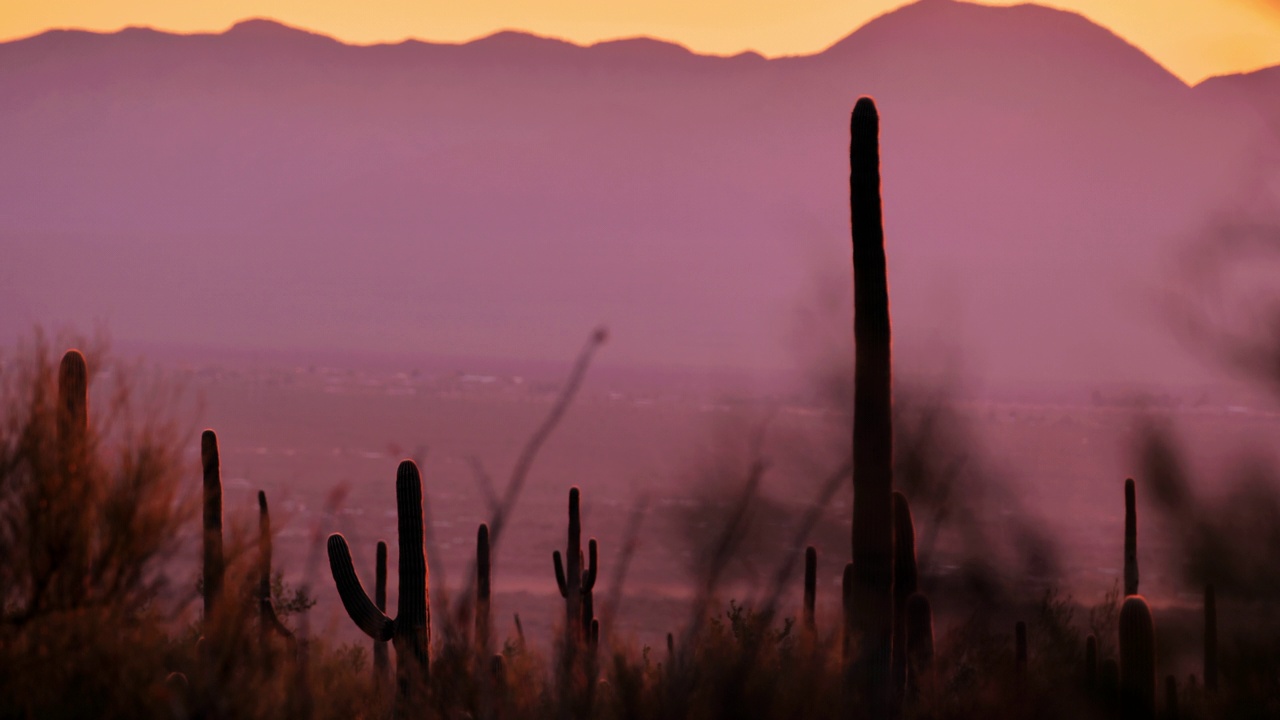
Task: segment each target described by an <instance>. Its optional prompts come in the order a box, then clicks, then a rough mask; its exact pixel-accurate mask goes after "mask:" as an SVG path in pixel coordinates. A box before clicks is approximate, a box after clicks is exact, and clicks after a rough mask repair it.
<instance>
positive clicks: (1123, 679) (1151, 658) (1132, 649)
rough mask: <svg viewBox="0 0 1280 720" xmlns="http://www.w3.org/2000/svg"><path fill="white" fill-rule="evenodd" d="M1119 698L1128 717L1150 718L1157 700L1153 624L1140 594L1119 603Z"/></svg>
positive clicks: (1154, 629) (1148, 608)
mask: <svg viewBox="0 0 1280 720" xmlns="http://www.w3.org/2000/svg"><path fill="white" fill-rule="evenodd" d="M1120 697H1121V700H1122V702H1123V703H1124V706H1125V709H1126V711H1127V713H1128V715H1129V717H1133V718H1142V719H1145V718H1151V717H1152V716H1153V714H1154V711H1155V700H1156V627H1155V623H1154V622H1153V621H1152V619H1151V608H1150V607H1149V606H1148V605H1147V601H1146V599H1145V598H1143V597H1142V596H1141V595H1130V596H1129V597H1127V598H1125V601H1124V605H1122V606H1120Z"/></svg>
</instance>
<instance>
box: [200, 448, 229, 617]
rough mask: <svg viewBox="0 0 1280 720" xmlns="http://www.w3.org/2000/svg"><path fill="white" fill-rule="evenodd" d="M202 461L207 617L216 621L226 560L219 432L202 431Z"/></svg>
mask: <svg viewBox="0 0 1280 720" xmlns="http://www.w3.org/2000/svg"><path fill="white" fill-rule="evenodd" d="M200 463H201V466H202V468H203V470H204V590H203V592H204V619H205V623H206V624H207V623H209V622H210V621H212V620H213V617H214V613H215V612H216V611H217V609H218V601H219V599H220V597H221V595H222V579H223V577H224V576H225V575H226V563H225V561H224V559H223V555H222V468H221V463H220V461H219V458H218V435H217V434H216V433H214V432H213V431H212V430H205V431H204V432H203V433H201V434H200Z"/></svg>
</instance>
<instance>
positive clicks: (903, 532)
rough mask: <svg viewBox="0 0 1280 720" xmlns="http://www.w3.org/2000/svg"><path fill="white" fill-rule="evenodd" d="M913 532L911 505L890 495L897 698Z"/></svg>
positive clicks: (913, 586)
mask: <svg viewBox="0 0 1280 720" xmlns="http://www.w3.org/2000/svg"><path fill="white" fill-rule="evenodd" d="M918 578H919V575H918V572H917V570H916V531H915V526H914V524H913V523H912V520H911V505H910V504H909V503H908V502H907V497H906V496H905V495H903V494H902V493H900V492H896V491H895V492H894V493H893V686H894V688H895V689H896V690H897V692H898V693H899V694H901V693H902V692H904V691H905V690H906V687H907V618H906V610H907V598H909V597H911V595H912V594H913V593H914V592H915V591H916V590H917V586H918V584H919V580H918Z"/></svg>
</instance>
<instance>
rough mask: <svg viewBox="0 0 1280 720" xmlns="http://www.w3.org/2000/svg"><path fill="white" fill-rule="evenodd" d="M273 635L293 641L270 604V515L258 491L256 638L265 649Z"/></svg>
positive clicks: (263, 496) (264, 496)
mask: <svg viewBox="0 0 1280 720" xmlns="http://www.w3.org/2000/svg"><path fill="white" fill-rule="evenodd" d="M272 633H274V634H275V635H278V636H279V637H282V638H284V639H285V640H290V641H291V640H293V633H291V632H289V629H288V628H286V627H285V626H284V623H282V622H280V617H279V616H278V615H276V608H275V606H274V605H273V604H272V603H271V515H270V513H269V512H268V511H267V494H266V493H265V492H263V491H261V490H259V491H258V638H259V642H260V643H261V644H262V646H263V649H264V650H265V649H266V646H267V638H268V637H269V636H270V635H271V634H272Z"/></svg>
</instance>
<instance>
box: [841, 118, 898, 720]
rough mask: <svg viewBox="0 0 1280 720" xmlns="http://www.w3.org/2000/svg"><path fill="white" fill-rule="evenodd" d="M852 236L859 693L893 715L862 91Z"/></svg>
mask: <svg viewBox="0 0 1280 720" xmlns="http://www.w3.org/2000/svg"><path fill="white" fill-rule="evenodd" d="M849 130H850V141H849V206H850V212H851V217H852V237H853V293H854V295H853V336H854V378H853V382H854V390H853V574H854V590H853V608H854V621H855V622H856V624H857V631H858V636H859V638H858V640H859V653H858V656H859V657H858V664H859V669H858V681H857V686H858V690H859V692H860V694H861V695H862V697H863V699H864V701H865V702H866V704H867V708H868V710H869V711H870V716H871V718H873V720H878V719H879V718H884V717H888V716H889V715H890V714H891V700H892V692H893V678H892V673H891V664H892V652H893V499H892V492H893V425H892V421H891V419H890V411H891V407H890V406H891V402H892V401H891V391H890V379H891V378H890V375H891V373H890V350H889V340H890V334H889V282H888V270H887V268H886V264H885V250H884V227H883V221H882V210H881V202H880V118H879V115H878V113H877V111H876V104H875V101H874V100H872V99H871V98H869V97H863V98H859V99H858V102H857V104H856V105H855V106H854V108H853V114H852V117H851V118H850V123H849Z"/></svg>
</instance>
